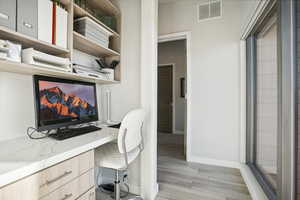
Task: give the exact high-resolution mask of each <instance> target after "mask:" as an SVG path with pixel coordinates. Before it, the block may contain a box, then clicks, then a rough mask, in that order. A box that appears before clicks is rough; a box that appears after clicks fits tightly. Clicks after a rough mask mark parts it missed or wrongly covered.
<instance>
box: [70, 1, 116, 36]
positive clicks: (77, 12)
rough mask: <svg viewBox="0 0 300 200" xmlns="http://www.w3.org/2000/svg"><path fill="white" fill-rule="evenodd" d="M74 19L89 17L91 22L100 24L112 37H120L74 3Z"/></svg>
mask: <svg viewBox="0 0 300 200" xmlns="http://www.w3.org/2000/svg"><path fill="white" fill-rule="evenodd" d="M102 1H103V0H101V1H99V2H102ZM107 1H108V0H106V1H105V2H107ZM74 17H75V18H80V17H89V18H91V19H92V20H94V21H95V22H97V23H98V24H100V25H101V26H103V27H104V28H105V29H107V30H108V31H110V32H111V33H112V34H113V36H115V37H120V34H119V33H117V32H116V31H114V30H112V29H111V28H109V27H108V26H106V25H105V24H104V23H103V22H101V21H100V20H98V19H97V18H96V17H94V16H93V15H91V14H90V13H89V12H88V11H86V10H84V9H83V8H81V7H79V6H78V5H76V4H75V3H74Z"/></svg>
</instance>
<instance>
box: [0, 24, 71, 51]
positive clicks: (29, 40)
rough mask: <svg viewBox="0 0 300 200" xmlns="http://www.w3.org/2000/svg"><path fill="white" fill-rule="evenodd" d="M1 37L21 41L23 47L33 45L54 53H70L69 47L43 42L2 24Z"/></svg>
mask: <svg viewBox="0 0 300 200" xmlns="http://www.w3.org/2000/svg"><path fill="white" fill-rule="evenodd" d="M0 39H4V40H10V41H15V42H18V43H21V44H22V48H27V47H33V48H34V49H36V50H39V51H42V52H45V53H49V54H52V55H60V56H63V55H65V56H66V55H67V54H68V53H69V50H68V49H64V48H61V47H59V46H56V45H53V44H50V43H47V42H43V41H41V40H38V39H36V38H33V37H30V36H27V35H24V34H22V33H18V32H16V31H13V30H10V29H8V28H6V27H3V26H0Z"/></svg>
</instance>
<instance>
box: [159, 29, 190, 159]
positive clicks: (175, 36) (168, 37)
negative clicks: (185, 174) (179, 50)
mask: <svg viewBox="0 0 300 200" xmlns="http://www.w3.org/2000/svg"><path fill="white" fill-rule="evenodd" d="M177 40H185V41H186V67H187V68H186V96H185V99H186V128H185V130H184V131H185V134H184V135H185V136H184V137H185V142H184V146H185V147H184V151H185V154H186V156H185V157H186V160H187V161H191V78H190V77H191V74H192V72H191V67H192V66H191V32H189V31H186V32H177V33H170V34H164V35H160V36H158V43H163V42H171V41H177Z"/></svg>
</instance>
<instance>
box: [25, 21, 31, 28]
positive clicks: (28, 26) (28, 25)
mask: <svg viewBox="0 0 300 200" xmlns="http://www.w3.org/2000/svg"><path fill="white" fill-rule="evenodd" d="M23 25H24V26H26V27H27V28H32V24H29V23H27V22H23Z"/></svg>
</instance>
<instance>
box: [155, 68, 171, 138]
mask: <svg viewBox="0 0 300 200" xmlns="http://www.w3.org/2000/svg"><path fill="white" fill-rule="evenodd" d="M157 96H158V100H157V109H158V110H157V115H158V116H157V119H158V131H159V132H164V133H172V127H173V66H172V65H170V66H163V67H158V94H157Z"/></svg>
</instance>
